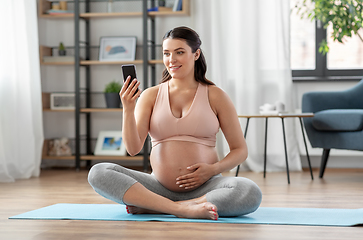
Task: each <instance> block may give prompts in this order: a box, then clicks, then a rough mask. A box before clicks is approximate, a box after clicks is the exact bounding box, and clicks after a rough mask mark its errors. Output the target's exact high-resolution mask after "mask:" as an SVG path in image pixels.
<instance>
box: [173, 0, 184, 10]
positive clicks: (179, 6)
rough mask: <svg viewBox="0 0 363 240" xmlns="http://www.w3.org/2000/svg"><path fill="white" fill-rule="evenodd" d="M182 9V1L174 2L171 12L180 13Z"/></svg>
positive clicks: (176, 0)
mask: <svg viewBox="0 0 363 240" xmlns="http://www.w3.org/2000/svg"><path fill="white" fill-rule="evenodd" d="M182 8H183V0H175V1H174V6H173V11H174V12H176V11H181V10H182Z"/></svg>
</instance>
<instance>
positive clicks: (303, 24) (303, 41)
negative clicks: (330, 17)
mask: <svg viewBox="0 0 363 240" xmlns="http://www.w3.org/2000/svg"><path fill="white" fill-rule="evenodd" d="M290 6H291V9H292V12H291V16H290V20H291V21H290V43H291V44H290V48H291V69H292V76H293V80H331V79H334V80H335V79H339V80H355V79H357V80H359V79H362V76H363V42H362V41H361V40H360V39H359V37H358V36H353V38H347V39H346V41H344V44H341V43H339V42H333V40H332V39H331V38H330V37H327V36H330V32H331V29H332V28H331V26H329V27H328V28H327V29H324V28H323V26H322V24H321V22H320V21H315V22H312V21H310V20H308V19H301V18H300V16H299V15H297V14H296V9H294V6H295V4H294V1H291V5H290ZM362 35H363V31H362ZM323 39H326V41H327V42H328V45H329V48H330V50H329V52H328V53H327V54H326V55H322V54H321V53H319V43H320V42H321V41H322V40H323Z"/></svg>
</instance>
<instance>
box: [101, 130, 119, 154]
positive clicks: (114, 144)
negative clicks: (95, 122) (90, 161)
mask: <svg viewBox="0 0 363 240" xmlns="http://www.w3.org/2000/svg"><path fill="white" fill-rule="evenodd" d="M94 155H97V156H126V147H125V144H124V143H123V139H122V131H100V132H99V134H98V138H97V143H96V148H95V151H94Z"/></svg>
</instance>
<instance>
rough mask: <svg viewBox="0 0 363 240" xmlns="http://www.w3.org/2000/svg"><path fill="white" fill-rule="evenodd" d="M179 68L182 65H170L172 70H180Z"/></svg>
mask: <svg viewBox="0 0 363 240" xmlns="http://www.w3.org/2000/svg"><path fill="white" fill-rule="evenodd" d="M179 68H181V66H174V67H170V70H172V71H175V70H178V69H179Z"/></svg>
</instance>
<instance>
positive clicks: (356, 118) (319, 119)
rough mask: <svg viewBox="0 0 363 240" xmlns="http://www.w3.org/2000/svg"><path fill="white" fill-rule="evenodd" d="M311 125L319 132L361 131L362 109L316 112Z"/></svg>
mask: <svg viewBox="0 0 363 240" xmlns="http://www.w3.org/2000/svg"><path fill="white" fill-rule="evenodd" d="M312 124H313V126H314V128H315V129H317V130H320V131H346V132H352V131H362V130H363V109H333V110H323V111H320V112H316V113H315V115H314V117H313V121H312Z"/></svg>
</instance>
